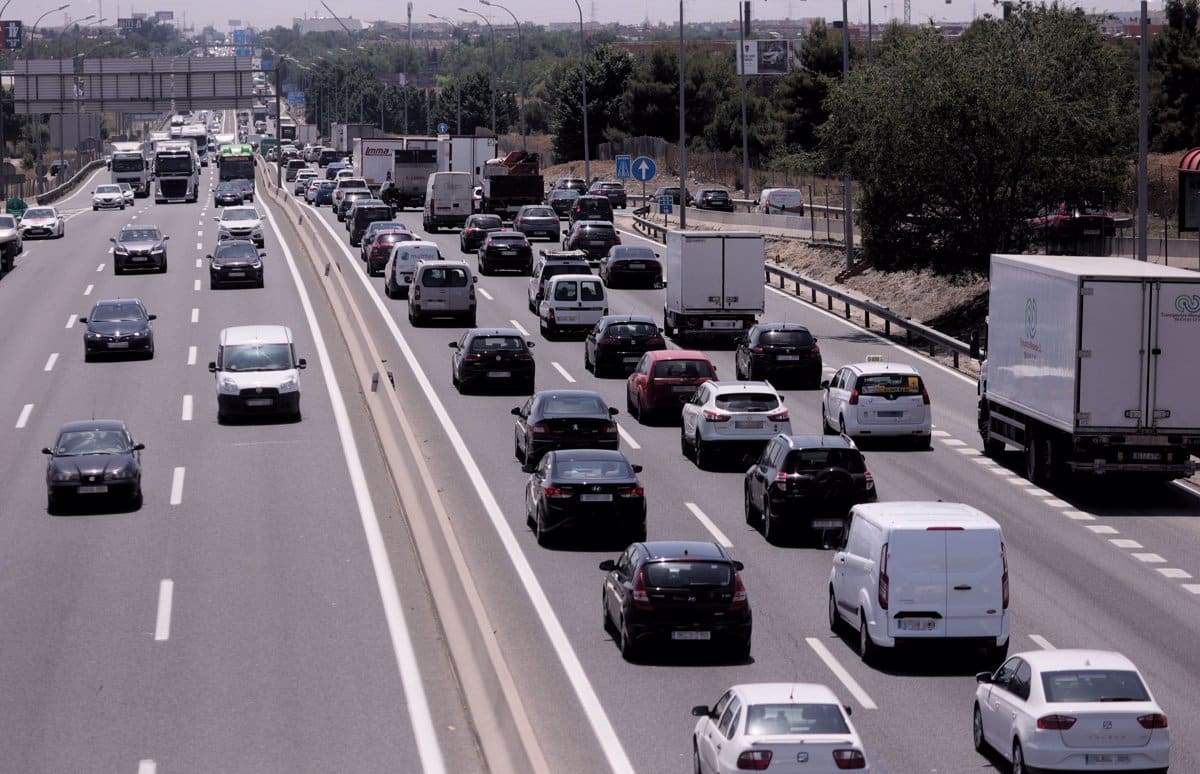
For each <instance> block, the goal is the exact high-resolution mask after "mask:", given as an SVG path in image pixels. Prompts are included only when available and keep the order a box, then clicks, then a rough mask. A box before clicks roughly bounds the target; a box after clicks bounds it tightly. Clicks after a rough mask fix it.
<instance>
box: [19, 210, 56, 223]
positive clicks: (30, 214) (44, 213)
mask: <svg viewBox="0 0 1200 774" xmlns="http://www.w3.org/2000/svg"><path fill="white" fill-rule="evenodd" d="M53 217H54V210H51V209H46V208H45V207H35V208H33V209H29V210H25V220H29V219H30V218H53Z"/></svg>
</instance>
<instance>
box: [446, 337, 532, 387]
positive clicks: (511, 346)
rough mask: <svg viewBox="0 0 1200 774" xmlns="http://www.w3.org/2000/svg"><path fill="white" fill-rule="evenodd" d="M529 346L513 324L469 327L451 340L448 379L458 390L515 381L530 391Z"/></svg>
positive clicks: (530, 356)
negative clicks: (493, 326) (494, 326)
mask: <svg viewBox="0 0 1200 774" xmlns="http://www.w3.org/2000/svg"><path fill="white" fill-rule="evenodd" d="M532 347H533V342H532V341H526V340H525V339H524V338H523V337H522V336H521V332H520V331H518V330H517V329H516V328H472V329H471V330H469V331H467V332H466V333H464V334H463V335H462V337H461V338H459V339H458V341H452V342H450V348H451V349H453V350H454V354H453V355H452V356H451V358H450V382H451V383H452V384H453V385H454V386H455V387H456V388H458V391H459V392H460V393H466V392H468V391H470V390H472V389H474V388H475V387H481V386H483V385H493V384H515V385H517V386H518V387H519V388H520V389H522V390H523V391H524V392H527V393H531V392H533V379H534V374H535V372H536V365H535V363H534V361H533V353H532V352H530V351H529V350H530V348H532Z"/></svg>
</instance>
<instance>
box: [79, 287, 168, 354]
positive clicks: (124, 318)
mask: <svg viewBox="0 0 1200 774" xmlns="http://www.w3.org/2000/svg"><path fill="white" fill-rule="evenodd" d="M154 317H155V316H154V315H152V314H147V313H146V307H144V306H142V302H141V301H139V300H137V299H136V298H112V299H105V300H102V301H97V302H96V305H95V306H93V307H92V311H91V314H89V315H88V316H87V317H80V318H79V322H81V323H84V324H85V325H86V327H85V328H84V330H83V359H84V361H85V362H91V361H92V359H93V358H94V357H95V356H96V355H130V354H134V353H138V354H141V355H144V356H145V357H148V358H152V357H154V328H152V327H151V325H150V321H151V320H153V319H154Z"/></svg>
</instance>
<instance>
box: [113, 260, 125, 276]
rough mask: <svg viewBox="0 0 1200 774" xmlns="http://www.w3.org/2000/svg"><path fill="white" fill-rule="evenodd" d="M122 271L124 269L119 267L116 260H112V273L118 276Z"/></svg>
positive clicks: (123, 271)
mask: <svg viewBox="0 0 1200 774" xmlns="http://www.w3.org/2000/svg"><path fill="white" fill-rule="evenodd" d="M124 273H125V270H124V269H122V268H121V265H120V264H118V263H117V262H116V261H113V274H114V275H116V276H118V277H119V276H120V275H122V274H124Z"/></svg>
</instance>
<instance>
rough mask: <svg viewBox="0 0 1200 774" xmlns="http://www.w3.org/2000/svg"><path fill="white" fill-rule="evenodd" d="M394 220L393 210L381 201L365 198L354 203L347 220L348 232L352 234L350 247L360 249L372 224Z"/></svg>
mask: <svg viewBox="0 0 1200 774" xmlns="http://www.w3.org/2000/svg"><path fill="white" fill-rule="evenodd" d="M391 219H392V208H391V207H389V206H387V205H386V204H384V203H383V201H382V200H380V199H371V198H364V199H359V200H358V201H356V202H355V203H354V206H353V207H352V208H351V210H350V216H349V217H348V218H347V219H346V225H347V227H348V228H347V230H348V231H349V232H350V246H351V247H358V246H359V245H360V244H361V243H362V238H363V234H365V233H366V232H367V227H368V226H370V225H371V224H372V223H376V222H379V221H387V220H391Z"/></svg>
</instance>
